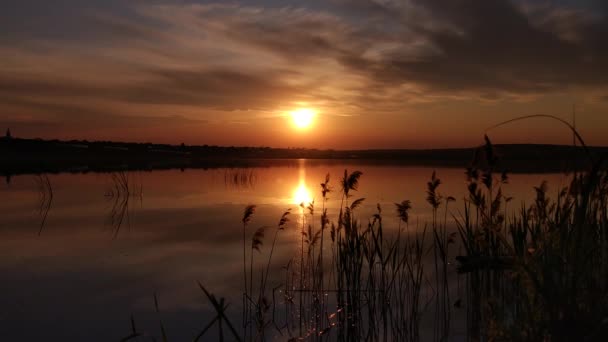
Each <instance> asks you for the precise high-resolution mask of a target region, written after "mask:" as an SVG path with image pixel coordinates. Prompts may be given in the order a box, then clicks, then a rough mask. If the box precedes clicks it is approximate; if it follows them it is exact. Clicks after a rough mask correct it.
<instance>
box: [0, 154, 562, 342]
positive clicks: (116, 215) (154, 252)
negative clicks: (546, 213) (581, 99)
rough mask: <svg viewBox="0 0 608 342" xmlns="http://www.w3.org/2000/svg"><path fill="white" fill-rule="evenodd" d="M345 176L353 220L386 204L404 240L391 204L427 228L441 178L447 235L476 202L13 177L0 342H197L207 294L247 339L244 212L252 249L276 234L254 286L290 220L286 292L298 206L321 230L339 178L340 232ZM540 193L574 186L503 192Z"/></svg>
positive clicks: (284, 171)
mask: <svg viewBox="0 0 608 342" xmlns="http://www.w3.org/2000/svg"><path fill="white" fill-rule="evenodd" d="M345 169H348V171H349V172H351V171H354V170H359V171H362V172H363V175H362V177H361V179H360V184H359V187H358V190H357V191H355V192H353V197H352V198H351V200H354V199H357V198H360V197H361V198H365V201H364V202H363V204H362V205H361V207H360V208H359V209H358V210H357V211H356V215H357V217H359V218H360V220H362V221H363V222H367V220H368V219H369V218H370V217H371V216H372V215H373V214H374V213H375V212H376V211H377V204H379V205H380V207H381V208H382V210H383V211H382V215H383V219H384V225H385V227H386V228H385V229H387V230H389V229H396V227H397V226H398V218H397V216H396V211H395V205H394V203H395V202H401V201H402V200H406V199H407V200H411V202H412V207H413V208H412V210H411V213H410V225H409V226H410V228H411V229H422V227H423V226H424V224H425V223H427V222H429V220H430V219H431V215H432V209H431V207H430V205H429V204H428V203H427V202H426V197H427V194H426V184H427V182H428V181H429V179H430V177H431V174H432V173H433V171H436V173H437V177H438V178H440V179H441V183H442V185H441V186H440V187H439V192H440V193H441V194H442V196H444V197H447V196H453V197H454V198H455V199H456V201H455V202H454V203H451V204H450V207H449V209H448V216H447V217H448V221H450V222H451V221H452V219H451V218H450V217H451V215H452V214H454V215H456V216H458V215H459V214H458V212H459V209H461V208H462V205H463V198H464V197H465V194H466V190H467V189H466V185H465V174H464V170H462V169H456V168H428V167H412V166H393V165H375V164H373V163H358V162H348V163H346V162H337V161H332V162H323V161H314V160H299V161H293V162H290V163H286V165H285V166H272V167H256V168H243V169H237V168H233V169H229V168H217V169H186V170H179V169H177V170H162V171H150V172H129V173H126V174H123V175H124V176H125V177H126V178H125V179H127V180H128V184H129V185H128V186H129V189H130V191H129V194H128V195H126V196H125V195H124V193H120V191H118V190H117V188H116V186H117V184H119V186H120V179H121V178H120V177H121V176H120V174H110V173H87V174H78V173H74V174H70V173H63V174H52V175H48V180H49V182H50V185H51V189H52V199H50V194H49V192H48V189H47V190H45V189H46V188H45V187H44V181H42V183H41V178H39V177H38V176H35V175H19V176H13V177H12V178H11V179H10V182H6V183H5V182H3V183H2V185H0V199H1V200H0V273H1V274H2V281H1V282H0V340H12V341H17V340H23V341H26V340H27V341H45V340H48V341H50V340H52V341H56V340H57V341H58V340H64V341H73V340H87V341H118V340H120V339H121V338H123V337H125V336H127V335H129V333H130V331H131V323H130V317H131V315H133V316H134V317H135V321H136V323H137V326H138V329H139V330H141V331H144V332H146V333H147V334H149V335H154V336H157V337H158V336H160V329H159V323H158V322H159V318H162V321H163V324H164V326H165V328H166V330H167V334H168V335H169V337H170V338H171V340H172V341H182V340H192V338H193V337H194V336H196V335H197V334H198V333H199V332H200V331H201V329H202V328H203V327H204V326H205V325H206V324H207V323H208V322H209V321H210V320H211V319H212V318H213V317H214V316H213V315H214V311H213V308H212V307H211V305H210V304H209V302H208V300H207V299H206V297H205V295H204V294H203V292H202V291H201V290H200V288H199V286H198V284H197V281H200V283H202V284H204V286H205V287H206V288H207V289H209V291H211V292H212V293H214V294H215V295H216V296H218V297H225V298H226V300H227V302H229V303H230V306H229V308H228V311H227V313H228V315H229V316H230V317H231V319H232V320H233V321H234V322H236V323H238V324H236V323H235V325H237V326H238V327H240V320H241V314H240V310H241V309H240V307H241V293H242V291H243V290H242V277H243V276H242V272H243V255H242V244H243V241H242V231H243V226H242V223H241V219H242V217H243V210H244V208H245V206H247V205H249V204H255V205H256V206H257V209H256V211H255V213H254V215H253V217H252V220H251V223H250V225H249V228H248V232H247V234H248V236H249V235H250V234H253V232H254V230H255V229H256V228H257V227H261V226H268V227H270V228H268V229H267V232H266V235H265V237H264V239H263V245H262V246H261V248H260V249H261V250H260V253H258V252H257V251H256V252H255V253H254V255H255V259H254V265H253V269H254V272H255V273H254V274H257V272H258V271H256V270H257V269H261V268H262V267H263V266H264V265H265V264H266V262H267V258H268V251H269V248H270V246H271V243H272V237H273V235H274V229H275V228H274V227H276V226H277V223H278V220H279V219H280V217H281V214H282V213H283V212H284V211H285V210H286V209H288V208H292V215H291V217H290V219H291V221H290V222H289V223H288V224H287V227H286V229H285V230H284V231H281V233H280V234H279V235H278V239H277V247H276V248H277V249H276V251H275V256H274V257H273V260H272V265H271V268H272V270H273V271H272V272H271V273H270V276H271V281H270V283H271V284H272V285H273V287H274V286H278V285H280V284H281V283H282V278H283V274H284V273H285V271H284V270H283V267H284V266H285V265H286V264H287V263H288V261H289V260H290V259H291V258H292V257H294V256H296V255H298V256H299V255H300V254H299V253H300V246H301V244H300V243H301V234H300V228H299V227H300V225H301V220H302V218H303V217H302V209H301V208H300V206H299V204H300V203H301V202H310V201H312V199H315V208H316V212H315V215H317V217H315V218H314V221H311V222H315V224H317V221H318V215H320V213H321V207H322V205H323V204H322V199H321V193H320V190H321V188H320V183H321V182H323V181H324V180H325V176H326V174H330V176H331V181H330V185H331V186H333V189H334V192H331V193H329V200H328V201H327V203H326V204H325V207H326V208H328V214H329V217H330V220H332V221H334V222H335V221H336V217H337V215H338V211H339V208H340V203H341V196H340V195H339V192H340V186H339V182H338V181H339V179H340V178H341V177H342V175H343V173H344V170H345ZM543 180H547V181H548V182H549V186H550V188H549V189H550V190H549V194H557V192H558V189H559V188H561V187H562V186H564V185H566V182H567V180H568V177H567V176H566V175H562V174H512V175H510V180H509V184H508V185H506V186H504V189H503V190H504V193H505V196H510V197H513V198H514V199H513V201H511V202H510V203H509V206H511V207H513V208H514V209H519V208H520V206H521V202H526V203H530V202H532V201H533V200H534V196H535V191H534V189H533V186H537V185H539V184H540V183H541V182H542V181H543ZM41 185H42V187H41ZM125 197H127V198H125ZM49 202H50V204H49ZM47 209H48V210H47ZM305 212H306V211H305ZM45 215H46V218H45ZM441 216H443V211H442V214H441ZM305 219H306V220H308V219H309V215H307V216H306V217H305ZM43 220H44V224H43V225H42V224H41V222H42V221H43ZM391 227H392V228H391ZM328 235H329V234H328ZM328 235H326V236H325V238H326V239H329V236H328ZM155 293H156V295H157V297H158V304H159V308H160V315H159V314H157V313H156V312H155V307H154V294H155ZM454 330H455V338H458V337H457V336H458V333H459V330H458V328H457V327H456V328H454ZM275 335H276V339H278V340H286V339H287V337H286V336H284V337H282V338H281V337H279V335H278V334H275ZM142 340H145V339H142Z"/></svg>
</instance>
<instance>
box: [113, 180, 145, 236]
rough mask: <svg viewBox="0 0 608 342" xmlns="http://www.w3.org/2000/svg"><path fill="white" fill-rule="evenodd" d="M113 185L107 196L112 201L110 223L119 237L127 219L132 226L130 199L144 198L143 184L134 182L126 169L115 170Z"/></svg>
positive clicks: (114, 234) (114, 233)
mask: <svg viewBox="0 0 608 342" xmlns="http://www.w3.org/2000/svg"><path fill="white" fill-rule="evenodd" d="M111 180H112V185H111V187H110V188H109V189H108V190H107V191H106V194H105V196H106V198H107V199H108V200H109V201H111V203H112V204H111V205H112V206H111V209H110V212H109V214H108V223H109V225H110V226H111V227H112V231H113V236H114V238H116V237H118V234H119V233H120V228H121V227H122V226H123V223H124V222H125V220H126V223H127V226H128V227H130V225H131V220H130V209H131V207H130V200H131V198H138V199H139V200H140V203H141V201H142V200H143V185H142V184H141V183H140V184H139V186H136V184H134V183H133V180H132V177H130V176H129V173H127V172H126V171H121V172H115V173H112V175H111Z"/></svg>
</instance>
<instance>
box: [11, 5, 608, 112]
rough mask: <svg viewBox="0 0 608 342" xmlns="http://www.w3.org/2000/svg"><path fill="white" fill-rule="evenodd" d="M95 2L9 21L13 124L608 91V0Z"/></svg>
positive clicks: (374, 107)
mask: <svg viewBox="0 0 608 342" xmlns="http://www.w3.org/2000/svg"><path fill="white" fill-rule="evenodd" d="M66 1H67V0H66ZM70 1H71V0H70ZM70 1H68V2H66V3H70V4H72V2H70ZM93 3H94V2H87V4H88V6H84V5H82V6H81V7H78V5H77V4H76V3H74V4H72V5H74V6H70V8H71V9H70V12H69V13H70V14H71V15H76V16H77V17H78V19H70V20H66V21H65V22H62V12H61V11H57V10H55V11H53V12H52V13H51V15H50V16H49V17H48V18H47V19H45V20H47V21H49V20H50V21H52V22H53V23H54V24H56V25H46V26H52V27H54V28H53V30H52V31H53V32H52V34H49V35H46V34H43V33H41V30H42V29H41V27H38V25H34V24H32V25H29V26H27V25H26V26H24V27H19V26H18V25H19V23H18V22H17V21H11V22H10V23H8V24H6V25H9V26H10V27H8V26H7V28H8V29H7V30H6V31H4V34H2V35H1V36H0V40H1V41H5V42H11V44H6V45H5V46H3V47H1V48H0V58H2V60H3V65H0V98H3V99H9V101H5V102H4V105H3V107H4V108H5V109H6V108H7V106H11V107H10V108H15V107H19V108H20V111H19V113H20V114H10V115H12V117H13V118H16V119H19V118H23V117H25V116H27V115H26V114H25V113H26V112H27V110H31V111H32V112H35V113H38V114H36V115H38V116H39V117H41V118H44V120H47V119H48V118H53V119H58V118H66V119H69V118H70V115H72V116H73V115H74V114H73V113H74V110H72V109H73V108H76V109H78V110H79V111H80V113H86V115H87V116H89V115H90V116H94V117H103V116H104V115H116V116H121V115H122V116H131V117H166V118H167V121H170V120H171V117H172V115H175V113H177V114H178V115H182V113H184V114H183V117H184V118H188V119H202V120H211V119H214V120H215V119H216V118H217V117H218V113H221V114H220V115H221V116H222V117H225V122H234V121H238V122H247V121H250V118H251V117H252V116H251V115H249V116H244V115H237V114H234V111H255V112H257V113H258V114H257V115H258V116H264V117H266V116H269V115H271V116H272V115H276V113H278V112H280V111H283V110H285V109H288V108H292V107H293V106H294V105H295V104H297V103H303V102H305V103H308V104H310V105H311V106H315V107H317V108H320V109H321V110H322V111H323V112H325V113H328V114H333V115H346V116H352V115H360V114H364V113H368V112H374V113H397V112H400V111H403V108H405V107H407V106H412V105H417V104H425V103H426V104H428V103H433V102H440V101H453V100H473V101H478V100H482V101H490V102H492V101H497V100H505V99H507V100H521V99H528V98H530V97H534V96H543V95H548V94H555V93H560V92H568V91H577V92H580V93H591V92H593V93H594V94H598V93H600V94H601V93H606V89H608V70H607V69H608V46H607V45H606V44H604V42H603V40H604V37H605V36H606V35H607V34H608V19H607V16H606V13H608V11H607V9H606V7H605V6H604V7H600V6H597V5H590V7H580V6H579V7H575V6H567V5H564V4H562V5H553V4H547V3H544V2H543V3H539V2H536V1H532V0H527V1H519V2H514V1H507V0H496V1H474V0H452V1H447V0H429V1H422V0H403V1H400V0H399V1H398V0H334V1H331V2H319V3H313V2H311V3H310V4H311V5H310V6H309V7H303V5H302V3H299V2H298V3H296V4H295V5H291V6H290V5H283V3H281V4H276V3H275V4H273V5H271V4H265V5H264V4H262V3H258V4H257V5H242V4H238V3H234V4H224V3H212V4H200V3H185V2H174V1H155V2H153V3H150V2H145V3H144V2H129V3H124V2H119V1H113V2H112V3H110V4H108V5H104V6H101V7H100V8H97V7H95V6H93V5H92V4H93ZM315 4H316V5H315ZM31 9H32V6H25V7H23V8H21V9H20V12H19V11H18V12H19V13H17V14H18V15H20V16H23V15H24V13H26V12H27V11H29V10H31ZM40 11H41V10H37V12H35V13H39V12H40ZM22 12H23V13H22ZM39 14H40V13H39ZM45 23H46V22H45ZM85 23H86V24H85ZM47 24H48V23H47ZM79 28H80V29H79ZM9 29H10V30H9ZM10 32H14V33H13V34H11V33H10ZM18 101H21V102H20V103H15V102H18ZM144 110H145V113H142V111H144ZM260 113H264V114H263V115H261V114H260ZM77 119H78V118H77ZM69 120H76V119H69ZM80 120H84V118H83V117H81V118H80ZM142 120H144V119H142ZM17 121H19V120H17Z"/></svg>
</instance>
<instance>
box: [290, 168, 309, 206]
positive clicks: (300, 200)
mask: <svg viewBox="0 0 608 342" xmlns="http://www.w3.org/2000/svg"><path fill="white" fill-rule="evenodd" d="M304 163H305V161H304V160H301V161H300V169H299V173H300V174H299V177H298V185H297V187H296V188H295V189H294V190H293V196H292V203H293V204H295V205H298V206H299V205H301V204H304V206H305V207H307V206H308V205H309V204H310V203H312V201H313V199H314V198H313V196H312V194H311V191H310V189H309V188H308V186H307V185H306V168H305V165H304Z"/></svg>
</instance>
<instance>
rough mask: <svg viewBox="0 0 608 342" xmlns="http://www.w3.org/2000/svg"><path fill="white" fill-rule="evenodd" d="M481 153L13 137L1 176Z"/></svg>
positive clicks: (564, 163)
mask: <svg viewBox="0 0 608 342" xmlns="http://www.w3.org/2000/svg"><path fill="white" fill-rule="evenodd" d="M494 147H495V150H496V153H497V154H498V155H499V158H500V168H502V169H506V170H508V171H509V172H515V173H546V172H565V171H574V170H583V169H586V168H587V167H588V166H589V163H588V157H587V155H586V154H585V152H584V150H583V149H582V148H580V147H573V146H566V145H535V144H511V145H494ZM590 151H591V153H592V154H593V155H594V156H595V157H597V156H603V155H608V147H591V148H590ZM480 153H483V149H482V148H480V147H471V148H454V149H421V150H414V149H374V150H318V149H301V148H297V149H284V148H270V147H226V146H209V145H203V146H189V145H165V144H150V143H123V142H110V141H96V142H89V141H81V140H71V141H60V140H41V139H17V138H11V139H0V174H2V175H5V176H7V175H19V174H37V173H63V172H72V173H81V172H114V171H120V170H157V169H197V168H219V167H266V166H290V165H292V164H293V165H296V164H297V160H298V159H308V160H311V162H313V163H317V162H319V163H333V162H339V163H347V164H350V163H364V164H367V163H372V164H384V165H409V166H430V167H454V168H466V167H468V166H469V165H471V162H472V161H473V159H474V158H475V156H476V155H478V154H480Z"/></svg>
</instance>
